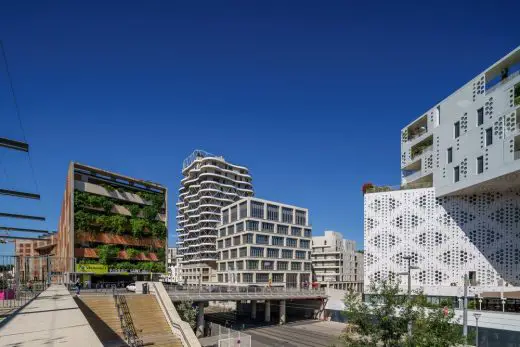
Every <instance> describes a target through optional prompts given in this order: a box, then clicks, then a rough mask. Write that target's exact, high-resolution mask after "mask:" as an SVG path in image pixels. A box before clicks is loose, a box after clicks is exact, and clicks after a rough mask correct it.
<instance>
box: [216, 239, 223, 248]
mask: <svg viewBox="0 0 520 347" xmlns="http://www.w3.org/2000/svg"><path fill="white" fill-rule="evenodd" d="M217 248H219V249H222V248H224V240H219V241H218V244H217Z"/></svg>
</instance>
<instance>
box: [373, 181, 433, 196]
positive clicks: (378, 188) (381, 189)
mask: <svg viewBox="0 0 520 347" xmlns="http://www.w3.org/2000/svg"><path fill="white" fill-rule="evenodd" d="M432 186H433V182H420V183H407V184H404V185H401V186H374V187H371V188H368V189H367V190H366V194H369V193H381V192H392V191H397V190H408V189H421V188H431V187H432Z"/></svg>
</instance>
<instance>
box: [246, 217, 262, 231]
mask: <svg viewBox="0 0 520 347" xmlns="http://www.w3.org/2000/svg"><path fill="white" fill-rule="evenodd" d="M246 223H247V230H250V231H258V225H259V224H260V223H258V222H256V221H253V220H248V221H247V222H246Z"/></svg>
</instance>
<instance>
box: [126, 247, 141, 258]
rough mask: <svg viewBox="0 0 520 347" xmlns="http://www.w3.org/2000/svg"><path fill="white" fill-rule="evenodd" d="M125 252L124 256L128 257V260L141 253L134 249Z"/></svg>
mask: <svg viewBox="0 0 520 347" xmlns="http://www.w3.org/2000/svg"><path fill="white" fill-rule="evenodd" d="M125 251H126V254H127V255H128V258H130V259H134V258H136V257H137V256H139V255H140V254H141V253H142V252H141V251H139V250H137V249H135V248H127V249H126V250H125Z"/></svg>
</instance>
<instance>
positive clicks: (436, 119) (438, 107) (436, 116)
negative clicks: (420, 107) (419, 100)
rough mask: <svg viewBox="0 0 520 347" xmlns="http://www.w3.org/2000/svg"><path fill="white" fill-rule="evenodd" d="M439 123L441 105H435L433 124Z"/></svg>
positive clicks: (437, 124)
mask: <svg viewBox="0 0 520 347" xmlns="http://www.w3.org/2000/svg"><path fill="white" fill-rule="evenodd" d="M440 124H441V105H439V106H437V108H436V112H435V126H439V125H440Z"/></svg>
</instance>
